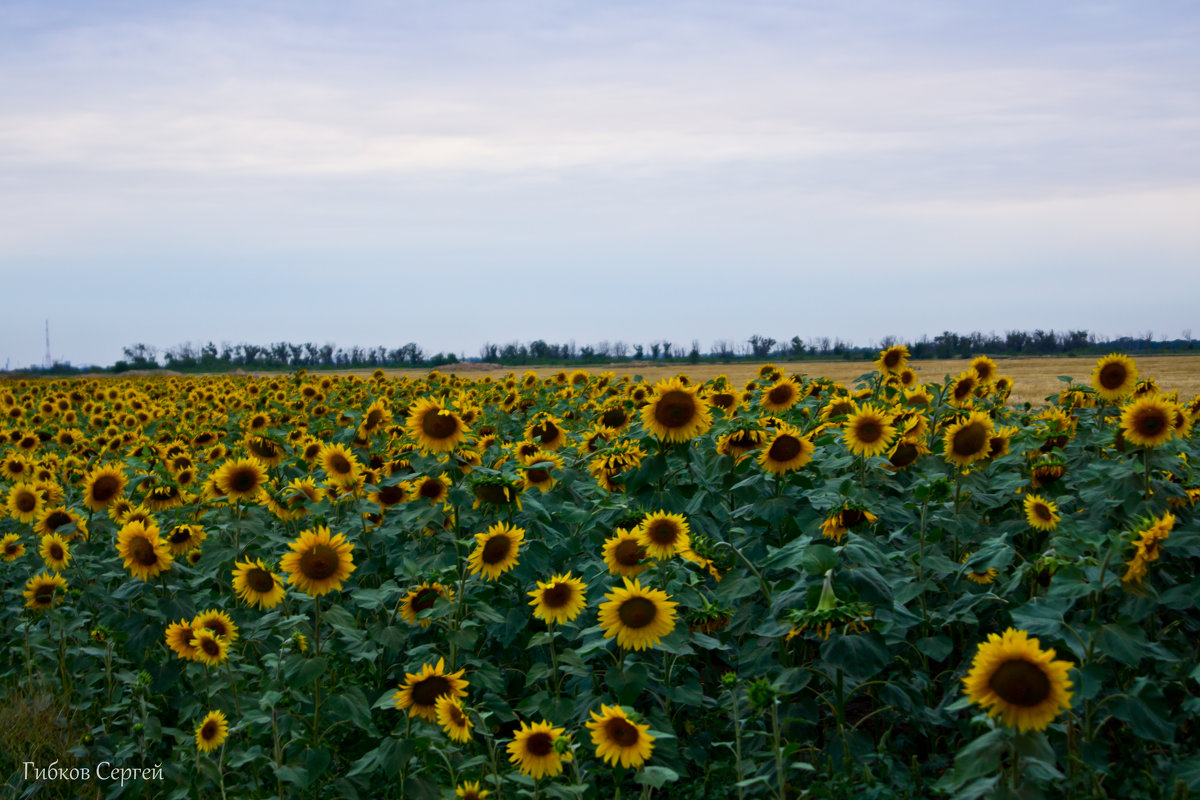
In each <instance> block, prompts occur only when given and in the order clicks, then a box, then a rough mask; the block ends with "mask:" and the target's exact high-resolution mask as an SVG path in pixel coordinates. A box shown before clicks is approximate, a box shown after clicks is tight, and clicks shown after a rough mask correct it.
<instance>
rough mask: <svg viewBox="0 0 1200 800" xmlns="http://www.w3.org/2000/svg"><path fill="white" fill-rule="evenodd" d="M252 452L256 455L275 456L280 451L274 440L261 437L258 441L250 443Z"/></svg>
mask: <svg viewBox="0 0 1200 800" xmlns="http://www.w3.org/2000/svg"><path fill="white" fill-rule="evenodd" d="M250 452H252V453H254V454H255V455H256V456H263V457H265V458H274V457H275V456H276V455H277V454H278V453H279V448H278V447H277V446H276V445H275V443H274V442H272V441H269V440H266V439H259V440H258V441H255V442H251V443H250Z"/></svg>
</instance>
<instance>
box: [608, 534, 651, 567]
mask: <svg viewBox="0 0 1200 800" xmlns="http://www.w3.org/2000/svg"><path fill="white" fill-rule="evenodd" d="M645 554H646V551H644V550H643V549H642V546H641V545H640V544H638V543H637V542H636V541H635V540H633V539H626V540H625V541H623V542H621V543H620V544H618V545H617V549H616V551H615V552H614V554H613V555H614V556H615V557H616V559H617V563H618V564H620V565H621V566H623V567H636V566H637V564H638V562H639V561H641V560H642V556H644V555H645Z"/></svg>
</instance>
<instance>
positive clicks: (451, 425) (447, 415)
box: [405, 398, 470, 453]
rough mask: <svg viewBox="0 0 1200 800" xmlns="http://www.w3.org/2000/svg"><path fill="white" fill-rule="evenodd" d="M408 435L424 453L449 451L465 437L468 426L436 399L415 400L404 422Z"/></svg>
mask: <svg viewBox="0 0 1200 800" xmlns="http://www.w3.org/2000/svg"><path fill="white" fill-rule="evenodd" d="M405 427H406V429H407V430H408V433H409V435H410V436H412V438H413V439H415V440H416V441H417V443H418V444H419V445H420V446H421V450H422V452H425V453H449V452H450V451H452V450H454V448H456V447H458V446H459V444H461V443H462V442H463V440H464V439H466V436H467V433H468V432H469V430H470V429H469V428H467V426H466V424H465V423H464V422H463V421H462V420H461V419H459V417H458V415H457V414H455V413H454V412H453V411H449V410H447V409H446V408H445V407H444V406H443V405H442V404H441V403H439V402H438V401H437V400H432V399H429V398H426V399H424V400H419V401H417V403H416V405H414V406H413V407H412V409H411V410H410V411H409V414H408V421H407V422H406V423H405Z"/></svg>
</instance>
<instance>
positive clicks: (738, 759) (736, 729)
mask: <svg viewBox="0 0 1200 800" xmlns="http://www.w3.org/2000/svg"><path fill="white" fill-rule="evenodd" d="M729 697H730V699H731V701H732V703H733V759H734V765H735V768H736V770H737V794H738V800H745V797H746V789H745V787H744V786H742V776H743V770H742V715H741V713H740V710H739V709H738V696H737V687H736V686H732V687H730V689H729Z"/></svg>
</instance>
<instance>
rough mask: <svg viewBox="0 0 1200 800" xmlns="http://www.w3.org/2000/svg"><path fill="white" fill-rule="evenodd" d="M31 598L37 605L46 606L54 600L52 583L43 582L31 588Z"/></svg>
mask: <svg viewBox="0 0 1200 800" xmlns="http://www.w3.org/2000/svg"><path fill="white" fill-rule="evenodd" d="M33 600H34V602H35V603H37V604H38V605H39V606H48V605H50V603H51V602H53V601H54V584H52V583H44V584H42V585H41V586H39V587H37V588H36V589H34V590H33Z"/></svg>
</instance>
